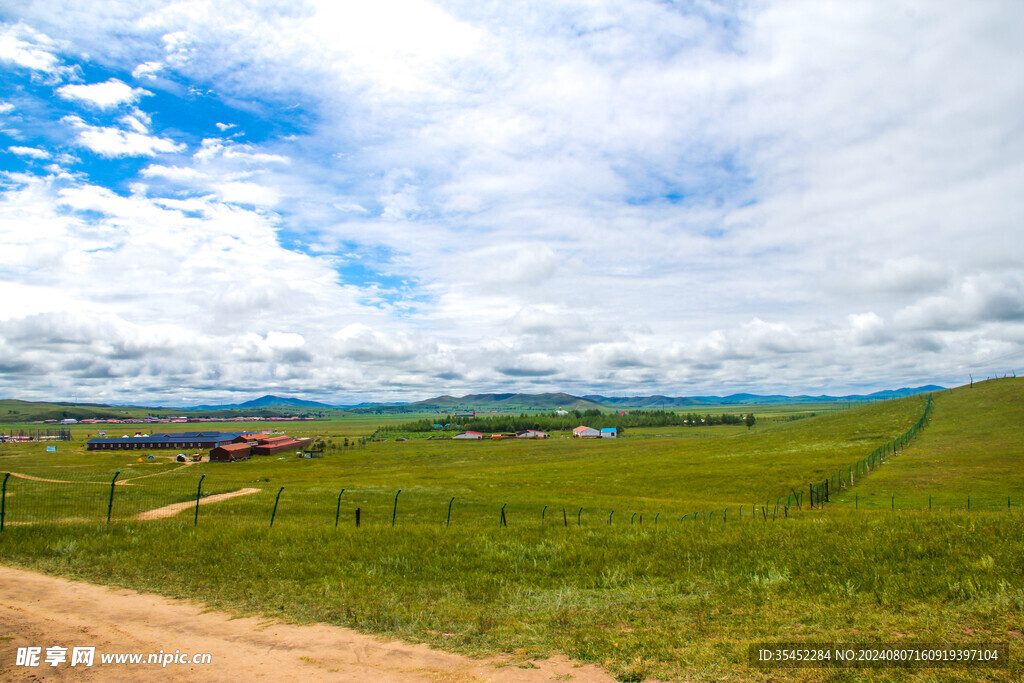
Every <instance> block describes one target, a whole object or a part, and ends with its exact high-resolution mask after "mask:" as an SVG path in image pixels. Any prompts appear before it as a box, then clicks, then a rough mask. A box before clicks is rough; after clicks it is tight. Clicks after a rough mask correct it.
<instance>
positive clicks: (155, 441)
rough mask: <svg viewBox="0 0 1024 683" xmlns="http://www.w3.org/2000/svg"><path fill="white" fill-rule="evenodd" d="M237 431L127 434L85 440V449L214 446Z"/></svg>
mask: <svg viewBox="0 0 1024 683" xmlns="http://www.w3.org/2000/svg"><path fill="white" fill-rule="evenodd" d="M236 437H238V433H237V432H235V433H225V432H181V433H178V434H153V435H152V436H150V435H149V434H136V435H135V436H128V435H127V434H126V435H124V436H122V437H120V438H102V439H101V438H97V439H89V441H88V442H86V446H85V447H86V450H90V451H106V450H115V451H123V450H139V449H151V448H178V449H181V448H216V447H218V446H223V445H224V444H228V443H231V442H232V441H233V440H234V439H235V438H236Z"/></svg>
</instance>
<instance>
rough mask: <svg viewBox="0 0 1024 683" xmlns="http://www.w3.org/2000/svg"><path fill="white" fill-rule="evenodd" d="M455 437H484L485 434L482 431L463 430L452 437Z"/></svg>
mask: <svg viewBox="0 0 1024 683" xmlns="http://www.w3.org/2000/svg"><path fill="white" fill-rule="evenodd" d="M452 438H453V439H482V438H484V435H483V434H482V433H480V432H463V433H462V434H456V435H455V436H453V437H452Z"/></svg>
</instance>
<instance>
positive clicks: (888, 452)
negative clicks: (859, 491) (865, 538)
mask: <svg viewBox="0 0 1024 683" xmlns="http://www.w3.org/2000/svg"><path fill="white" fill-rule="evenodd" d="M931 410H932V395H931V394H928V400H927V401H926V403H925V406H924V412H923V413H922V414H921V417H920V418H919V419H918V420H917V422H916V423H914V426H913V427H911V428H910V429H908V430H907V431H906V432H905V433H903V434H901V435H899V436H897V437H896V438H895V439H893V440H892V441H889V442H888V443H885V444H883V445H881V446H879V447H878V448H876V449H875V450H873V451H871V453H870V454H869V455H868V456H867V457H865V458H863V459H861V460H858V461H857V462H855V463H853V464H852V465H850V466H849V467H841V468H839V469H838V470H836V472H835V473H834V474H832V476H830V477H826V478H825V479H823V480H821V481H820V482H818V483H815V484H810V486H809V487H808V493H809V495H810V500H809V501H808V502H809V503H810V505H811V507H814V506H815V505H819V506H820V505H823V504H824V503H829V502H831V495H832V494H833V493H836V492H838V491H840V490H842V489H846V488H852V487H853V486H854V485H855V484H856V482H857V478H858V477H859V478H863V477H866V476H867V475H868V474H870V473H871V472H873V471H874V470H875V469H877V468H878V467H881V466H882V465H884V464H885V462H886V460H887V459H888V458H890V457H895V456H897V455H899V454H900V453H902V452H903V451H904V449H905V448H906V447H907V446H908V445H909V444H910V441H911V440H912V439H913V438H914V437H915V436H917V433H918V432H920V431H921V430H922V429H923V428H924V426H925V424H926V423H927V421H928V416H929V414H931ZM847 481H849V484H847Z"/></svg>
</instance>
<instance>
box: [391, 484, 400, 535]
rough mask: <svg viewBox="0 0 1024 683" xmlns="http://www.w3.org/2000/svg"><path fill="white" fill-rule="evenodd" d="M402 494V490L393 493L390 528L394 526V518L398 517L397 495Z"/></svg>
mask: <svg viewBox="0 0 1024 683" xmlns="http://www.w3.org/2000/svg"><path fill="white" fill-rule="evenodd" d="M401 492H402V489H398V491H397V492H395V509H394V510H392V511H391V526H394V525H395V517H396V516H397V515H398V494H399V493H401Z"/></svg>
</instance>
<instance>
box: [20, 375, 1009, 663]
mask: <svg viewBox="0 0 1024 683" xmlns="http://www.w3.org/2000/svg"><path fill="white" fill-rule="evenodd" d="M1022 397H1024V383H1021V382H1016V381H1012V380H1001V381H999V382H990V383H983V384H977V385H975V387H974V388H973V389H967V388H961V389H957V390H953V391H947V392H941V393H939V394H937V395H935V399H934V400H935V404H934V408H933V415H932V419H931V423H930V424H929V426H928V427H927V428H926V429H925V430H924V431H923V432H922V433H921V434H920V435H919V436H918V437H917V439H916V440H915V442H914V443H913V444H912V445H911V447H910V448H908V449H907V450H906V451H905V452H904V453H903V454H902V455H901V456H899V457H898V458H894V459H892V460H891V461H890V462H889V464H887V465H885V466H884V467H882V468H881V469H880V470H878V471H876V472H875V473H872V474H871V475H870V476H869V477H867V478H866V479H864V480H862V481H861V482H860V483H858V485H857V486H855V487H853V488H852V489H849V490H847V491H843V492H840V495H839V496H838V497H837V498H844V497H845V498H846V499H847V502H838V503H836V504H834V505H833V506H830V507H828V508H826V509H825V510H815V511H810V510H808V509H807V508H806V507H804V508H803V509H800V510H792V511H791V515H790V516H789V517H788V518H786V519H782V518H781V517H780V518H778V519H776V521H775V522H774V523H773V522H771V521H770V518H771V515H770V513H769V514H768V518H769V519H768V520H766V519H765V518H764V515H760V516H757V517H755V516H754V515H752V514H751V512H752V510H753V507H752V506H753V504H754V503H758V502H763V501H765V500H766V499H768V498H771V497H774V496H777V495H779V494H785V493H786V492H787V491H788V490H789V489H793V488H800V489H801V490H802V489H803V488H804V487H805V486H806V484H807V482H809V481H814V480H816V479H818V478H820V477H823V476H826V475H828V474H831V473H832V472H833V471H835V470H836V469H837V468H838V467H842V466H846V465H848V464H850V463H852V462H853V461H855V460H857V459H859V458H861V457H863V456H864V455H866V454H867V453H868V452H870V451H871V450H873V449H874V448H875V447H876V446H878V445H880V444H881V443H884V442H885V441H887V440H889V439H891V438H893V437H894V436H896V435H897V434H901V433H903V432H904V431H905V430H906V429H907V428H908V427H909V426H910V425H911V424H912V423H913V422H915V421H916V420H917V418H918V417H919V416H920V412H921V409H922V400H921V399H920V398H910V399H901V400H897V401H889V402H886V403H882V404H874V405H869V406H862V407H857V408H853V409H851V410H846V411H840V412H833V413H829V414H824V415H820V416H816V417H813V418H808V419H802V420H798V421H795V422H777V423H771V424H759V425H758V426H756V427H754V428H753V429H751V430H747V429H746V428H743V427H738V428H737V427H716V428H710V429H706V430H702V429H692V430H680V431H678V432H673V433H671V434H670V436H657V435H656V434H657V433H668V432H665V431H664V430H654V433H652V434H643V433H642V434H633V435H631V436H629V437H627V438H623V439H620V440H618V441H610V440H609V441H594V442H580V441H574V440H571V439H559V438H554V439H550V440H548V441H545V442H532V443H531V442H527V443H521V442H495V443H492V442H482V443H454V442H451V441H425V440H420V441H409V442H400V443H395V442H393V441H392V442H388V443H372V444H368V445H367V446H366V447H365V448H352V447H349V448H344V447H340V446H338V444H337V442H338V439H337V438H334V437H340V436H342V434H341V431H339V432H338V433H336V434H334V437H332V441H334V443H335V446H336V447H335V448H334V449H333V450H329V451H328V453H327V457H325V458H323V459H322V460H298V459H295V458H288V459H285V460H276V459H257V460H253V461H249V462H245V463H234V464H230V465H222V464H200V465H192V466H188V467H184V468H181V467H179V466H177V465H173V464H170V463H166V462H159V461H157V462H155V463H152V464H151V463H150V462H149V461H144V462H142V463H139V462H137V460H136V458H137V457H138V455H137V454H132V455H131V456H124V455H109V454H103V455H97V454H86V453H84V452H82V451H81V450H76V448H78V449H80V446H70V447H68V448H65V447H64V445H63V444H62V445H61V447H60V448H61V449H62V450H60V451H59V452H58V454H57V455H56V457H55V456H54V455H53V454H46V453H44V452H42V451H41V447H40V446H17V447H13V446H12V447H6V448H5V449H3V450H2V451H0V453H3V455H2V456H0V471H14V472H18V473H22V474H29V475H30V476H36V477H39V478H52V479H64V480H74V481H76V482H79V483H77V484H56V483H45V482H36V481H30V480H24V479H17V480H15V479H11V480H10V481H9V482H8V491H9V493H10V494H11V497H10V498H9V499H8V500H7V504H8V508H7V514H8V518H7V519H8V521H9V522H10V525H9V526H8V527H7V529H6V530H5V531H4V532H3V534H2V537H0V559H2V561H4V562H9V563H14V564H19V565H23V566H29V567H35V568H38V569H41V570H44V571H48V572H54V573H60V574H65V575H73V576H78V577H82V578H87V579H90V580H94V581H100V582H104V583H111V584H115V585H121V586H127V587H133V588H139V589H144V590H151V591H157V592H160V593H163V594H166V595H171V596H181V597H192V598H196V599H200V600H204V601H206V602H208V603H210V604H211V605H214V606H217V607H221V608H226V609H229V610H232V611H235V612H238V613H245V614H261V615H270V616H276V617H280V618H285V619H291V620H295V621H300V622H306V621H322V622H326V623H333V624H340V625H347V626H353V627H356V628H359V629H362V630H365V631H369V632H375V633H387V634H393V635H398V636H401V637H403V638H406V639H409V640H413V641H424V642H431V643H433V644H436V645H439V646H441V647H445V648H447V649H451V650H457V651H463V652H474V653H490V652H496V651H506V652H514V653H520V654H522V655H524V656H533V655H538V654H544V653H550V652H553V651H559V652H563V653H565V654H567V655H569V656H572V657H575V658H577V659H581V660H586V661H594V662H599V663H602V664H604V665H605V666H607V667H608V668H609V670H610V671H612V672H613V673H614V674H615V675H616V676H617V677H619V678H620V679H621V680H641V679H643V678H645V677H649V678H658V679H664V680H716V681H717V680H726V681H733V680H734V681H741V680H773V681H774V680H865V679H868V680H886V681H888V680H894V681H895V680H935V681H939V680H965V681H966V680H1019V679H1020V677H1021V671H1022V670H1021V667H1020V665H1019V664H1011V668H1009V669H1003V670H979V669H935V670H928V669H922V670H903V669H871V670H856V671H832V670H827V669H772V670H767V671H762V670H757V669H753V668H751V667H750V666H749V665H748V664H747V663H746V648H747V645H748V644H749V643H750V642H754V641H762V640H763V641H786V640H789V641H794V640H796V641H811V640H813V641H817V642H827V641H833V642H864V641H886V642H893V641H899V640H905V641H908V642H969V643H976V642H981V641H1004V642H1006V641H1009V642H1010V643H1011V644H1013V645H1014V646H1015V647H1017V648H1019V645H1020V644H1021V642H1022V640H1021V639H1022V638H1024V633H1022V631H1024V629H1022V620H1024V576H1022V572H1021V567H1022V566H1024V523H1022V522H1024V515H1022V512H1021V508H1020V506H1019V502H1018V503H1017V504H1013V500H1014V497H1016V496H1019V495H1020V493H1022V492H1024V468H1021V467H1020V453H1021V442H1020V438H1019V434H1020V432H1019V426H1020V424H1021V419H1020V418H1021V406H1022V405H1024V401H1022V400H1021V399H1022ZM375 417H379V416H375ZM307 424H312V425H318V424H319V423H307ZM1004 427H1005V428H1004ZM115 471H121V472H122V475H121V478H124V479H129V480H130V481H128V483H127V484H125V485H124V486H118V487H117V490H116V491H115V499H114V500H115V502H114V507H113V509H112V511H111V512H112V517H113V520H114V521H113V523H111V524H110V525H106V524H103V523H102V520H104V519H105V516H106V511H107V504H108V501H109V492H110V490H111V487H110V485H109V481H110V478H111V477H112V476H113V473H114V472H115ZM147 474H155V475H156V476H148V477H146V478H144V479H141V478H139V479H136V477H141V476H144V475H147ZM202 474H205V475H206V479H205V480H204V483H203V491H204V493H216V492H223V491H229V490H235V489H238V488H241V487H243V486H253V487H257V488H261V489H263V492H262V493H259V494H255V495H252V496H245V497H241V498H236V499H232V500H230V501H225V502H223V503H218V504H216V505H211V506H203V507H202V508H201V509H200V511H199V523H198V526H193V519H192V516H191V514H189V515H181V516H179V517H175V518H172V519H169V520H162V521H153V522H139V521H134V520H133V519H132V518H133V517H134V515H135V514H137V512H138V511H141V510H144V509H149V508H151V507H157V506H159V505H162V504H166V503H169V502H180V501H183V500H188V499H189V498H190V497H191V498H193V499H194V497H195V495H196V485H197V483H198V480H199V477H200V476H201V475H202ZM88 481H95V482H97V483H95V484H87V483H84V482H88ZM104 482H106V483H104ZM965 483H967V484H969V487H970V488H971V490H972V491H973V492H974V493H973V495H975V496H978V500H981V499H982V498H984V497H986V496H988V497H991V498H992V499H993V500H996V499H1002V500H1003V506H1002V507H998V508H997V507H996V506H989V507H988V508H986V509H983V510H979V509H977V508H974V509H972V510H971V511H970V512H968V511H967V510H966V509H961V508H965V505H959V504H958V496H961V494H962V493H963V491H964V484H965ZM282 487H283V491H281V489H282ZM894 487H898V488H899V489H900V490H902V491H904V492H905V494H906V495H909V493H906V492H909V491H915V492H916V494H919V495H927V492H928V491H933V492H934V493H933V494H932V495H933V496H935V499H934V501H933V504H934V510H933V511H932V513H928V512H927V511H926V510H924V511H922V510H921V509H920V508H921V507H922V506H921V505H914V506H911V505H907V506H905V507H903V508H900V509H898V510H897V511H896V513H895V514H894V513H893V512H892V511H891V510H889V509H888V507H887V506H885V505H875V506H873V508H875V509H873V508H872V506H871V505H868V504H864V501H865V499H870V498H872V496H870V493H871V492H874V493H876V495H875V496H874V497H873V498H876V499H877V498H883V499H884V502H888V498H886V496H885V494H886V492H888V491H889V490H890V489H892V488H894ZM342 488H345V493H344V494H342V495H341V499H340V500H341V506H340V508H339V506H338V502H337V501H338V500H339V498H338V495H339V492H340V490H341V489H342ZM399 489H401V491H402V493H401V494H400V495H399V496H398V505H397V515H396V520H395V526H393V527H392V525H391V520H392V513H393V512H394V511H395V507H394V506H395V492H396V491H397V490H399ZM279 491H280V494H281V497H280V501H279V503H278V510H277V515H276V517H275V521H274V525H273V526H272V527H271V526H270V525H269V519H270V514H271V510H272V508H273V506H274V501H275V496H276V495H277V494H278V492H279ZM947 494H948V496H949V497H948V499H947V498H944V497H943V496H945V495H947ZM852 495H856V496H858V508H859V509H854V505H853V498H852ZM1007 496H1009V497H1010V498H1011V508H1010V509H1007V508H1006V507H1005V499H1006V497H1007ZM452 497H454V498H455V502H454V504H453V506H452V507H453V513H452V518H451V525H450V526H446V525H445V521H446V518H447V517H446V515H447V508H448V504H449V501H450V500H451V498H452ZM908 500H909V498H908ZM917 500H921V499H917ZM503 505H504V506H505V510H506V513H507V521H508V526H507V527H501V526H499V519H500V517H499V514H500V513H499V510H500V508H501V507H502V506H503ZM545 506H546V509H545ZM727 506H728V507H730V509H733V510H737V513H736V516H729V517H728V518H727V519H726V520H723V519H722V518H720V517H718V516H716V517H714V518H712V519H711V520H706V519H705V518H701V517H698V518H697V519H694V518H693V517H690V518H688V519H687V520H686V521H681V517H682V515H685V514H687V513H690V512H693V511H695V510H721V509H723V508H725V507H727ZM740 506H745V508H744V511H743V513H742V516H741V513H740V512H739V511H738V509H739V507H740ZM356 507H359V508H360V510H361V513H362V526H360V527H359V528H358V529H357V528H356V527H355V525H354V524H353V521H354V511H355V508H356ZM563 507H565V509H566V517H565V518H564V520H565V522H568V526H566V525H565V524H564V522H563V516H562V508H563ZM909 507H914V508H916V509H914V510H911V509H907V508H909ZM579 508H583V512H582V513H581V514H580V516H579V517H578V518H577V517H576V513H577V511H578V509H579ZM925 508H926V506H925ZM47 510H49V512H47ZM612 510H614V511H615V513H614V515H613V521H612V524H610V525H609V524H608V517H609V514H610V513H611V511H612ZM336 514H339V515H340V517H339V525H338V526H337V527H336V526H335V515H336ZM634 514H635V516H634ZM639 515H643V523H642V524H641V523H640V521H639V519H638V517H639ZM542 516H543V519H542ZM655 518H657V520H658V521H657V524H655V523H654V519H655ZM55 519H64V520H68V519H71V520H75V519H79V520H82V521H78V522H69V521H65V522H64V523H62V524H38V523H31V522H34V521H37V520H55ZM577 520H579V522H580V523H579V525H578V526H577ZM631 520H632V521H633V523H630V522H631ZM1014 652H1015V653H1018V658H1019V649H1015V650H1014Z"/></svg>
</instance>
